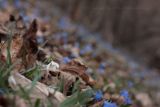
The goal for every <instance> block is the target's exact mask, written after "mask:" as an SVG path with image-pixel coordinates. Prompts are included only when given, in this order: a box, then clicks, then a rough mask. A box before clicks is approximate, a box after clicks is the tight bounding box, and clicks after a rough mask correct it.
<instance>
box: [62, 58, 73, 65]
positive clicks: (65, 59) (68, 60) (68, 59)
mask: <svg viewBox="0 0 160 107" xmlns="http://www.w3.org/2000/svg"><path fill="white" fill-rule="evenodd" d="M70 61H71V59H70V58H69V57H64V58H63V63H65V64H67V63H69V62H70Z"/></svg>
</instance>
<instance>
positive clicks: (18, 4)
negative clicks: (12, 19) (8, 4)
mask: <svg viewBox="0 0 160 107" xmlns="http://www.w3.org/2000/svg"><path fill="white" fill-rule="evenodd" d="M14 5H15V7H16V8H21V6H22V4H21V3H20V0H14Z"/></svg>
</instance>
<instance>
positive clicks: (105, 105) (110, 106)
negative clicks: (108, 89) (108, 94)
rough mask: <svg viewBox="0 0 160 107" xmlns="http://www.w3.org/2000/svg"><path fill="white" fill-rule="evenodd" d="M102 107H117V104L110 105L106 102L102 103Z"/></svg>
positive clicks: (110, 103)
mask: <svg viewBox="0 0 160 107" xmlns="http://www.w3.org/2000/svg"><path fill="white" fill-rule="evenodd" d="M103 107H117V104H116V103H112V102H108V101H104V103H103Z"/></svg>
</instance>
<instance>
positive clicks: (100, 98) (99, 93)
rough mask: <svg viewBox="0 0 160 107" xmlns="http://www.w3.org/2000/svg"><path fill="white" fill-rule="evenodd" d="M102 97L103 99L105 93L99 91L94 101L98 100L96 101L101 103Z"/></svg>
mask: <svg viewBox="0 0 160 107" xmlns="http://www.w3.org/2000/svg"><path fill="white" fill-rule="evenodd" d="M102 97H103V93H102V91H100V90H99V91H97V92H96V93H95V96H94V99H95V100H96V101H100V100H102Z"/></svg>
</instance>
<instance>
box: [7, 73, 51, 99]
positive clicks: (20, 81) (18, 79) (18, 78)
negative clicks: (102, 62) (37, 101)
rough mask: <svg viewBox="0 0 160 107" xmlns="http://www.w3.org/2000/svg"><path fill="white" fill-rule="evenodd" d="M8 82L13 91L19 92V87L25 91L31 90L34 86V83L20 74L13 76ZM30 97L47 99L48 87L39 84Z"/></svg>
mask: <svg viewBox="0 0 160 107" xmlns="http://www.w3.org/2000/svg"><path fill="white" fill-rule="evenodd" d="M8 82H9V85H10V87H11V88H12V89H13V90H19V85H20V86H21V87H23V88H25V89H29V88H31V86H32V81H31V80H29V79H27V78H26V77H24V76H23V75H21V74H19V73H14V74H13V75H11V76H10V77H9V79H8ZM30 95H31V97H32V98H42V99H45V98H46V97H47V96H48V95H49V92H48V88H47V86H46V85H44V84H42V83H40V82H37V84H36V85H35V87H34V88H33V90H32V92H31V94H30Z"/></svg>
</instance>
